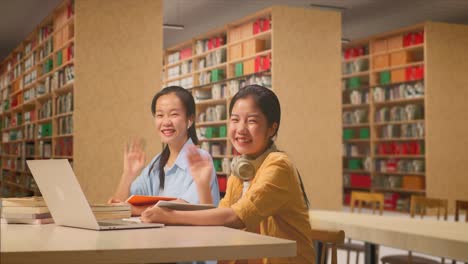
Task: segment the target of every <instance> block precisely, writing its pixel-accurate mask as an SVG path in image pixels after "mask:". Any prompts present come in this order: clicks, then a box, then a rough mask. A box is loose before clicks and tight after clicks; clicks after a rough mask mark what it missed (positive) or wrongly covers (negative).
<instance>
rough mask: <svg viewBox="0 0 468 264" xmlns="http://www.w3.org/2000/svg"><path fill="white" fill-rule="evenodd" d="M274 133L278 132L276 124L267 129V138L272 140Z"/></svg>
mask: <svg viewBox="0 0 468 264" xmlns="http://www.w3.org/2000/svg"><path fill="white" fill-rule="evenodd" d="M276 131H278V123H276V122H275V123H273V124H272V125H271V126H270V127H269V128H268V137H269V138H272V137H273V136H274V135H276Z"/></svg>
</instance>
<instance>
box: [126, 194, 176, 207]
mask: <svg viewBox="0 0 468 264" xmlns="http://www.w3.org/2000/svg"><path fill="white" fill-rule="evenodd" d="M172 200H177V198H175V197H165V196H147V195H132V196H130V197H128V199H127V200H126V201H125V202H127V203H129V204H131V205H135V206H142V205H153V204H156V203H157V202H159V201H172Z"/></svg>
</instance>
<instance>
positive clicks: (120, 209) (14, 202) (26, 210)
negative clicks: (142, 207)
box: [0, 196, 131, 225]
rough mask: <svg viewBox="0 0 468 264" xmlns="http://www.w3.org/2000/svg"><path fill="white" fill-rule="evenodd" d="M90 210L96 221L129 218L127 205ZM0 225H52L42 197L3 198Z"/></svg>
mask: <svg viewBox="0 0 468 264" xmlns="http://www.w3.org/2000/svg"><path fill="white" fill-rule="evenodd" d="M91 209H92V211H93V213H94V215H95V217H96V219H97V220H103V219H121V218H128V217H130V216H131V207H130V205H129V204H125V203H122V204H94V205H91ZM0 211H1V223H6V224H35V225H40V224H50V223H54V220H53V219H52V216H51V214H50V212H49V209H48V208H47V205H46V203H45V201H44V199H43V198H42V197H37V196H33V197H24V198H17V197H15V198H3V199H2V200H1V206H0Z"/></svg>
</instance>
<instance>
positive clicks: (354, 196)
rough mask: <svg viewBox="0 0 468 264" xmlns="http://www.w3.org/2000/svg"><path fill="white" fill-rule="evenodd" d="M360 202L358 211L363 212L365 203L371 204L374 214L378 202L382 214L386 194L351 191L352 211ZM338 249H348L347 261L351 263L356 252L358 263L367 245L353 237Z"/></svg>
mask: <svg viewBox="0 0 468 264" xmlns="http://www.w3.org/2000/svg"><path fill="white" fill-rule="evenodd" d="M356 202H357V203H358V213H361V209H362V205H363V203H366V204H370V205H371V208H372V214H375V212H376V208H377V204H379V207H378V208H379V215H382V213H383V208H384V195H383V194H382V193H368V192H351V212H353V213H354V207H355V206H356ZM338 249H341V250H346V263H347V264H349V259H350V254H351V252H356V264H358V263H359V255H360V254H361V253H363V254H364V252H365V247H364V245H362V244H358V243H353V242H352V241H351V238H348V241H347V242H346V243H344V244H343V245H341V246H339V247H338Z"/></svg>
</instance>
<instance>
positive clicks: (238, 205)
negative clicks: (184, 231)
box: [141, 85, 315, 263]
mask: <svg viewBox="0 0 468 264" xmlns="http://www.w3.org/2000/svg"><path fill="white" fill-rule="evenodd" d="M229 114H230V120H229V133H228V134H229V139H230V141H231V143H232V145H233V147H234V148H235V149H236V150H237V151H238V152H239V153H240V154H241V156H240V157H236V158H234V160H233V163H232V166H231V167H232V172H231V174H232V175H231V177H229V179H228V184H227V191H226V195H225V197H224V198H223V199H222V200H221V202H220V204H219V208H216V209H210V210H204V211H173V210H169V209H164V208H160V207H157V206H155V207H152V208H149V209H147V210H146V211H144V212H143V213H142V216H141V219H142V220H143V221H144V222H159V223H166V224H175V225H223V226H228V227H233V228H239V229H245V230H247V231H250V232H255V233H259V234H262V235H269V236H274V237H278V238H285V239H290V240H295V241H296V242H297V256H296V257H293V258H275V259H263V261H262V262H263V263H314V255H315V254H314V249H313V245H312V239H311V227H310V223H309V215H308V209H307V207H308V206H307V205H308V204H307V203H308V201H307V196H306V195H305V192H304V191H303V187H302V184H301V183H300V179H299V177H298V175H297V174H296V169H295V168H294V165H293V164H292V162H291V160H290V159H289V158H288V156H287V154H285V153H284V152H280V151H278V150H277V149H276V147H275V144H274V142H273V139H274V138H275V137H276V135H277V133H278V128H279V125H280V119H281V108H280V104H279V100H278V98H277V97H276V95H275V94H274V93H273V92H272V91H271V90H270V89H268V88H265V87H263V86H259V85H250V86H247V87H245V88H243V89H241V90H240V91H239V92H238V93H237V94H236V95H235V96H234V97H233V98H232V100H231V103H230V106H229ZM189 163H190V170H191V175H192V177H193V178H194V181H195V182H201V183H203V182H205V181H208V180H209V179H210V173H211V170H210V169H211V167H210V165H211V163H210V161H209V160H208V159H207V158H205V157H203V156H201V155H199V154H198V152H197V151H196V149H194V148H191V149H190V150H189ZM301 189H302V190H301Z"/></svg>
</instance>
